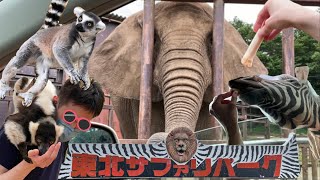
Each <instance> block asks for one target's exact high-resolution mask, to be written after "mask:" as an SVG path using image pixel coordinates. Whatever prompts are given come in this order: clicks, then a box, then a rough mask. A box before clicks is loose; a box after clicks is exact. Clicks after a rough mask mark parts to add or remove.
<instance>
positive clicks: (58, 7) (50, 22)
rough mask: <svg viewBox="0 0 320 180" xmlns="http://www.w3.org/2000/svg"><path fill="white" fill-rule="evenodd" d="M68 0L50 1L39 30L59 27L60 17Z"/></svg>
mask: <svg viewBox="0 0 320 180" xmlns="http://www.w3.org/2000/svg"><path fill="white" fill-rule="evenodd" d="M67 4H68V0H52V1H51V4H50V6H49V9H48V11H47V14H46V18H45V20H44V24H43V25H42V26H41V29H47V28H49V27H53V26H57V25H59V20H60V16H61V15H62V13H63V11H64V10H65V7H66V6H67Z"/></svg>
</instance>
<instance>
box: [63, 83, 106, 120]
mask: <svg viewBox="0 0 320 180" xmlns="http://www.w3.org/2000/svg"><path fill="white" fill-rule="evenodd" d="M69 102H73V103H74V104H76V105H79V106H81V107H83V108H86V109H87V110H88V111H89V112H91V113H93V117H96V116H98V115H99V114H100V112H101V111H102V108H103V104H104V93H103V91H102V88H101V86H100V84H99V83H98V82H95V81H93V80H92V81H91V86H90V87H89V89H87V90H83V89H82V88H80V86H79V84H75V85H74V84H71V82H70V80H67V81H66V82H65V83H64V85H63V86H62V87H61V89H60V92H59V103H58V107H61V106H62V105H66V104H67V103H69Z"/></svg>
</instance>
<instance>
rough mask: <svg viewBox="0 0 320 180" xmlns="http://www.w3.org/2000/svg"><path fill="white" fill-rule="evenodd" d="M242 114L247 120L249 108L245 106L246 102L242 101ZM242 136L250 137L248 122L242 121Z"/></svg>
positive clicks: (245, 138) (244, 138)
mask: <svg viewBox="0 0 320 180" xmlns="http://www.w3.org/2000/svg"><path fill="white" fill-rule="evenodd" d="M241 105H242V106H241V115H242V118H243V120H246V119H247V118H248V116H247V108H246V107H245V106H244V105H245V104H244V103H243V102H242V103H241ZM242 138H243V140H247V139H248V123H247V122H245V123H242Z"/></svg>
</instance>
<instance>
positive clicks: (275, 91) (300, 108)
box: [229, 74, 319, 129]
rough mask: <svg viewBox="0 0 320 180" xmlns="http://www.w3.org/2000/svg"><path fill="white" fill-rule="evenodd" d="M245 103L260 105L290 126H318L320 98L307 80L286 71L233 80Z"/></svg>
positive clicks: (268, 113) (265, 112)
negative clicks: (277, 74)
mask: <svg viewBox="0 0 320 180" xmlns="http://www.w3.org/2000/svg"><path fill="white" fill-rule="evenodd" d="M229 86H230V87H231V88H232V89H234V90H237V91H238V93H239V95H240V96H239V98H240V99H241V100H242V101H244V102H245V103H247V104H249V105H253V106H257V107H258V108H260V110H261V111H262V112H263V114H264V115H265V116H267V117H268V119H269V120H270V121H271V122H273V123H276V124H278V125H280V126H281V127H284V128H288V129H295V128H296V127H298V126H299V127H306V126H308V127H315V126H316V121H317V120H316V119H318V115H319V109H318V102H319V100H318V99H319V98H318V95H317V94H316V92H315V90H314V89H313V88H312V86H311V84H310V83H309V81H307V80H298V79H297V78H295V77H293V76H290V75H286V74H282V75H279V76H267V75H258V76H252V77H241V78H237V79H233V80H231V81H229Z"/></svg>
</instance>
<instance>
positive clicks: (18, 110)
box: [4, 77, 64, 163]
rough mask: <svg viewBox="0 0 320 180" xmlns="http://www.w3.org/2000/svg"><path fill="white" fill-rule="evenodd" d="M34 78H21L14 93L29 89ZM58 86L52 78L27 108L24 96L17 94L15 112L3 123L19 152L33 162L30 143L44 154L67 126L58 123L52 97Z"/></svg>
mask: <svg viewBox="0 0 320 180" xmlns="http://www.w3.org/2000/svg"><path fill="white" fill-rule="evenodd" d="M32 83H33V81H32V80H31V79H28V78H26V77H23V78H21V79H19V80H18V81H17V82H16V83H15V86H14V92H23V91H27V90H28V88H30V87H31V85H32ZM56 95H57V93H56V88H55V87H54V85H53V84H52V82H51V81H50V80H49V81H48V82H47V83H46V86H45V88H44V89H43V91H41V92H40V93H39V94H37V95H36V97H35V101H34V103H32V105H31V106H29V107H25V106H23V105H22V104H21V101H22V100H21V98H20V97H18V96H16V95H14V96H13V104H14V108H15V112H14V114H12V115H9V116H8V117H7V119H6V121H5V123H4V133H5V134H6V136H7V137H8V139H9V141H10V142H11V143H12V144H13V145H15V146H16V147H17V148H18V150H19V151H20V153H21V155H22V157H23V159H25V160H26V161H27V162H29V163H32V161H31V159H30V158H29V157H28V146H36V147H37V148H38V149H39V151H40V154H44V153H45V152H46V151H47V150H48V148H49V147H50V145H52V144H54V143H57V141H58V139H59V137H60V136H61V135H62V133H63V130H64V127H62V126H59V125H57V123H56V120H55V119H56V108H55V104H54V102H53V97H54V96H56Z"/></svg>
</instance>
